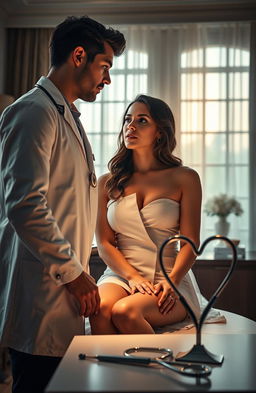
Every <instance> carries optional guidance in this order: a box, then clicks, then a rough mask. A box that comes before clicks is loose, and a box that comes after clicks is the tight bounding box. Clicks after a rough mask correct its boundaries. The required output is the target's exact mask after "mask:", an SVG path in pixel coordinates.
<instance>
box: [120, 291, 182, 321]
mask: <svg viewBox="0 0 256 393" xmlns="http://www.w3.org/2000/svg"><path fill="white" fill-rule="evenodd" d="M125 303H126V304H127V306H128V308H133V307H134V308H136V309H137V310H140V312H141V313H142V316H143V317H144V318H145V319H146V321H147V322H148V323H149V324H150V325H151V326H152V327H160V326H164V325H170V324H173V323H176V322H181V321H182V320H183V319H185V317H186V315H187V313H186V310H185V309H184V307H183V305H182V304H181V302H180V301H179V300H176V303H175V305H174V306H173V308H172V309H171V310H170V311H169V312H168V313H167V314H162V313H161V312H160V311H159V307H158V304H157V303H158V296H155V295H148V294H142V293H139V292H136V293H135V294H134V295H130V296H128V297H127V298H126V299H125Z"/></svg>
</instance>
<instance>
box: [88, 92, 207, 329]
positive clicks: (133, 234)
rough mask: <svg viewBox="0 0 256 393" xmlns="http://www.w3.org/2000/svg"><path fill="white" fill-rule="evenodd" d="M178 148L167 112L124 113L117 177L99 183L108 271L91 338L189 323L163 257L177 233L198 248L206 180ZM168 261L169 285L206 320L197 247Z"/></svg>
mask: <svg viewBox="0 0 256 393" xmlns="http://www.w3.org/2000/svg"><path fill="white" fill-rule="evenodd" d="M175 145H176V140H175V124H174V118H173V114H172V112H171V110H170V108H169V107H168V105H167V104H166V103H164V102H163V101H161V100H159V99H157V98H153V97H149V96H145V95H140V96H138V97H137V98H136V99H135V100H134V101H133V102H132V103H131V104H130V105H129V106H128V108H127V110H126V112H125V115H124V118H123V126H122V130H121V132H120V135H119V148H118V151H117V153H116V155H115V156H114V157H113V158H112V159H111V161H110V163H109V170H110V173H108V174H105V175H103V176H102V177H101V178H100V180H99V210H98V219H97V229H96V237H97V244H98V251H99V255H100V257H101V258H102V259H103V260H104V261H105V263H106V264H107V266H108V267H107V269H106V271H105V272H104V274H103V276H102V277H101V278H100V280H99V282H98V284H99V293H100V297H101V307H100V312H99V313H98V315H96V316H92V317H91V318H90V323H91V329H92V334H114V333H123V334H130V333H131V334H140V333H141V334H145V333H154V328H156V327H161V326H164V325H169V324H173V323H176V322H180V321H183V320H184V319H185V318H186V316H187V314H186V311H185V309H184V307H183V305H182V304H181V303H180V301H179V300H178V299H177V298H176V296H175V293H174V291H173V289H172V288H171V287H170V285H169V284H168V283H167V281H166V280H165V278H164V276H163V273H162V271H161V268H160V265H159V256H158V251H159V248H160V246H161V244H162V243H163V241H164V240H166V239H167V238H168V237H170V236H173V235H176V234H178V233H181V234H182V235H185V236H188V237H189V238H190V239H192V240H193V241H194V243H195V244H196V246H198V245H199V232H200V212H201V185H200V179H199V176H198V174H197V173H196V172H195V171H194V170H192V169H190V168H188V167H184V166H182V163H181V160H180V159H179V158H177V157H175V156H174V155H173V150H174V148H175ZM165 254H166V256H165V266H166V269H167V271H168V274H169V276H170V278H171V279H172V281H173V282H174V283H175V284H176V285H177V286H178V288H179V289H180V290H181V292H182V293H183V295H184V296H185V297H186V299H187V300H188V301H189V302H190V305H191V306H192V307H193V309H194V311H195V312H197V313H199V310H200V306H199V302H198V298H197V295H196V291H197V288H196V287H195V286H194V285H193V283H192V281H191V273H190V274H188V272H189V269H190V268H191V266H192V265H193V263H194V261H195V256H194V254H193V252H192V249H191V247H190V246H189V245H188V244H186V243H184V244H181V247H180V250H178V247H177V244H176V243H171V244H170V245H169V246H168V250H167V252H165ZM192 280H193V278H192ZM195 285H196V283H195Z"/></svg>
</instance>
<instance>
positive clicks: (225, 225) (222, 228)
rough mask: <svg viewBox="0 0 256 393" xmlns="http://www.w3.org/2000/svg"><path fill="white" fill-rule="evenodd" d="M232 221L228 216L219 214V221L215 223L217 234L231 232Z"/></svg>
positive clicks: (223, 234) (222, 234) (224, 234)
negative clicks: (229, 220)
mask: <svg viewBox="0 0 256 393" xmlns="http://www.w3.org/2000/svg"><path fill="white" fill-rule="evenodd" d="M229 228H230V223H229V222H228V221H227V219H226V216H219V221H217V222H216V223H215V233H216V235H221V236H227V235H228V233H229Z"/></svg>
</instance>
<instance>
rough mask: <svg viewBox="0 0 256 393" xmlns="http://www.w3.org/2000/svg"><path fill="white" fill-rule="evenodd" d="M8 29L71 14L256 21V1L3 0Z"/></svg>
mask: <svg viewBox="0 0 256 393" xmlns="http://www.w3.org/2000/svg"><path fill="white" fill-rule="evenodd" d="M0 11H2V14H3V15H4V18H5V21H6V23H5V25H6V26H7V27H22V26H31V27H33V26H38V25H40V26H42V27H43V26H45V27H46V26H54V25H55V24H56V22H58V21H59V20H61V19H63V17H64V16H67V15H84V14H86V15H89V16H90V17H93V18H97V19H98V20H99V21H103V22H104V23H116V24H119V23H143V22H147V23H156V22H157V23H161V22H163V23H166V22H189V21H206V20H207V21H210V20H212V21H214V20H251V19H256V0H155V1H153V0H1V2H0Z"/></svg>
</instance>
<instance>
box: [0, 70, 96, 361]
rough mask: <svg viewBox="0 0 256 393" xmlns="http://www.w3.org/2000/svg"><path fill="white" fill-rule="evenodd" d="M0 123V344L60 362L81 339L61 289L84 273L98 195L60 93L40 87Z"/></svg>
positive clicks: (72, 303)
mask: <svg viewBox="0 0 256 393" xmlns="http://www.w3.org/2000/svg"><path fill="white" fill-rule="evenodd" d="M38 83H39V84H40V85H42V86H43V87H44V88H45V89H46V90H47V91H48V92H49V93H50V94H51V96H52V97H53V98H54V100H55V101H56V102H57V103H58V104H59V105H62V106H63V107H64V116H62V115H61V114H59V112H58V111H57V109H56V107H55V106H54V104H53V103H52V102H51V100H50V99H49V97H47V95H46V94H45V92H43V91H41V90H40V89H38V88H33V89H32V90H31V91H29V92H28V93H27V94H25V95H24V96H22V97H21V98H19V99H18V100H17V101H16V102H15V103H14V104H13V105H11V106H10V107H8V108H7V109H6V110H5V111H4V113H3V115H2V118H1V121H0V137H1V145H0V160H1V161H0V165H1V179H0V180H1V183H0V344H1V345H3V346H9V347H11V348H14V349H16V350H19V351H23V352H27V353H31V354H35V355H49V356H63V355H64V353H65V351H66V349H67V347H68V345H69V343H70V341H71V340H72V338H73V336H74V335H77V334H84V320H83V317H80V316H79V305H78V303H77V301H76V299H75V298H74V297H73V296H72V295H71V294H70V293H69V292H68V291H67V289H66V286H65V285H63V284H65V283H67V282H69V281H72V280H73V279H75V278H76V277H78V276H79V275H80V274H81V272H82V271H83V270H84V271H86V272H88V261H89V257H90V253H91V244H92V238H93V233H94V229H95V222H96V206H97V189H96V188H92V187H90V185H89V180H88V174H89V169H88V164H87V160H86V153H85V149H84V145H83V141H82V138H81V136H80V134H79V131H78V129H77V126H76V123H75V121H74V119H73V116H72V114H71V112H70V110H69V107H68V105H67V103H66V102H65V100H64V98H63V96H62V94H61V93H60V91H59V90H58V89H57V88H56V87H55V85H54V84H53V83H52V82H51V81H50V80H49V79H48V78H45V77H42V78H41V79H40V80H39V82H38Z"/></svg>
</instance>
